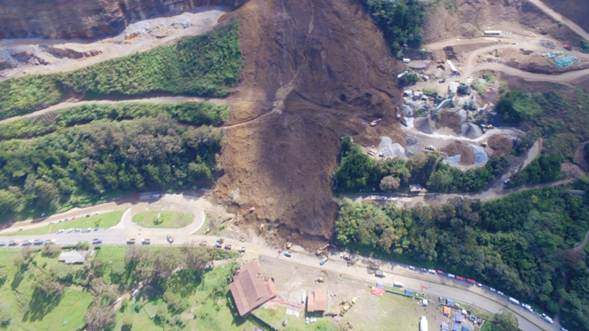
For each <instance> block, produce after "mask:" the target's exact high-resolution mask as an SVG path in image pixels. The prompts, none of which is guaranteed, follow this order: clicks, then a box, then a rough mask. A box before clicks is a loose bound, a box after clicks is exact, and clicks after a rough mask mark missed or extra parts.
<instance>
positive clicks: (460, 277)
mask: <svg viewBox="0 0 589 331" xmlns="http://www.w3.org/2000/svg"><path fill="white" fill-rule="evenodd" d="M456 280H461V281H464V277H462V276H456Z"/></svg>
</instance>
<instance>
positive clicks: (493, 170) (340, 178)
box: [333, 137, 508, 193]
mask: <svg viewBox="0 0 589 331" xmlns="http://www.w3.org/2000/svg"><path fill="white" fill-rule="evenodd" d="M507 166H508V162H507V160H506V159H505V158H491V159H490V160H489V162H488V163H487V164H486V165H485V166H484V167H481V168H476V169H470V170H467V171H460V170H458V169H455V168H452V167H451V166H449V165H447V164H445V163H443V162H442V161H441V157H440V156H438V155H434V154H430V155H418V156H416V157H414V158H412V159H411V160H409V161H404V160H400V159H395V160H378V161H377V160H374V159H372V158H370V157H369V156H368V155H366V154H365V153H364V152H363V151H362V149H361V148H360V146H359V145H357V144H354V143H353V142H352V141H351V139H350V138H349V137H344V138H343V139H342V143H341V152H340V164H339V166H338V167H337V169H336V171H335V174H334V177H333V180H334V190H335V191H336V192H377V191H380V192H392V191H397V190H400V189H401V190H403V189H404V190H406V189H407V188H408V186H409V185H410V184H418V185H421V186H424V187H426V188H427V189H428V190H430V191H432V192H442V193H446V192H477V191H481V190H484V189H485V188H487V187H488V186H489V185H490V184H491V183H492V182H493V181H494V180H496V179H497V178H498V177H499V176H501V174H503V173H504V171H505V170H506V168H507Z"/></svg>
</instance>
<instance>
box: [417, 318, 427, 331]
mask: <svg viewBox="0 0 589 331" xmlns="http://www.w3.org/2000/svg"><path fill="white" fill-rule="evenodd" d="M419 331H428V327H427V318H426V317H425V316H421V318H420V319H419Z"/></svg>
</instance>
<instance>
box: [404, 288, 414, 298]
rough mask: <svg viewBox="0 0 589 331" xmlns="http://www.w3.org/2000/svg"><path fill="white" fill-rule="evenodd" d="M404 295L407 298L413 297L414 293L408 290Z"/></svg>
mask: <svg viewBox="0 0 589 331" xmlns="http://www.w3.org/2000/svg"><path fill="white" fill-rule="evenodd" d="M404 294H405V296H408V297H412V296H413V291H411V290H408V289H405V292H404Z"/></svg>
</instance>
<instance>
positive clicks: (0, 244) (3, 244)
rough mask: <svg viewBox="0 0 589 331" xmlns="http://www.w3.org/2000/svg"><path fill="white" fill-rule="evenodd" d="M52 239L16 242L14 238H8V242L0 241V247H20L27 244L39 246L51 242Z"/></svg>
mask: <svg viewBox="0 0 589 331" xmlns="http://www.w3.org/2000/svg"><path fill="white" fill-rule="evenodd" d="M52 242H53V240H41V239H35V240H33V241H30V240H23V241H21V242H18V241H16V240H10V241H8V242H3V241H0V247H6V246H8V247H15V246H22V247H27V246H41V245H43V244H45V243H47V244H48V243H52Z"/></svg>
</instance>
